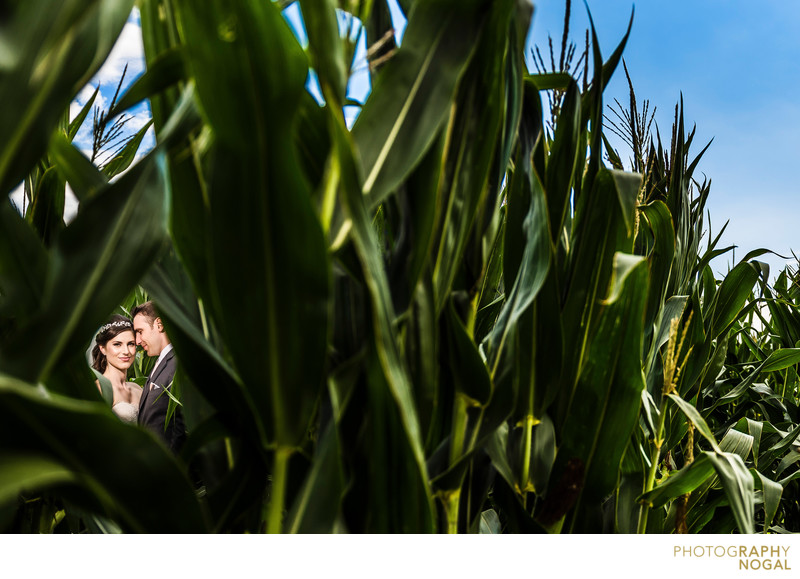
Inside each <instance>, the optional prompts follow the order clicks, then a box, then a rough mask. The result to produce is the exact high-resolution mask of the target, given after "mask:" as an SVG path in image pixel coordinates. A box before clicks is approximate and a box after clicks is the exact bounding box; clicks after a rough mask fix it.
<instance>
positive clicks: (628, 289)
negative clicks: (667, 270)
mask: <svg viewBox="0 0 800 579" xmlns="http://www.w3.org/2000/svg"><path fill="white" fill-rule="evenodd" d="M646 295H647V262H646V261H645V259H644V258H643V257H640V256H633V255H626V254H622V253H618V254H616V255H615V256H614V273H613V277H612V280H611V283H610V288H609V291H608V298H607V299H606V300H603V306H602V310H601V312H600V314H599V319H598V326H597V330H596V332H597V333H596V335H595V338H594V340H593V341H592V344H591V346H590V348H589V350H588V352H587V355H586V361H585V364H584V367H583V369H582V372H581V374H580V376H579V377H578V383H577V385H576V388H575V391H574V395H573V398H572V400H571V401H570V402H571V403H570V406H569V410H568V412H567V413H566V419H565V420H564V423H563V426H562V427H561V430H560V432H561V443H560V444H559V447H558V455H557V457H556V466H555V467H554V469H553V474H552V475H551V477H550V484H549V488H550V489H551V491H550V492H552V489H553V488H554V487H555V486H557V484H558V481H559V480H561V478H562V476H563V473H565V472H567V471H568V470H569V469H570V468H574V467H570V466H569V465H579V467H580V468H581V469H583V470H584V471H585V479H584V486H583V491H582V493H583V500H586V501H587V502H588V503H589V504H595V503H596V502H598V501H600V500H601V499H602V498H603V497H604V496H605V495H607V494H608V493H609V492H611V490H612V489H613V488H614V485H615V483H616V480H617V476H618V471H619V467H620V463H621V462H622V459H623V455H624V452H625V447H626V445H621V444H619V441H620V440H625V441H627V440H629V439H630V437H631V434H632V433H633V430H634V428H635V426H636V423H637V418H638V413H639V404H640V401H641V393H642V390H644V388H645V383H644V376H643V374H642V369H641V341H642V334H643V332H642V329H643V328H642V324H643V322H644V306H645V299H646ZM620 320H626V323H625V324H621V323H620ZM612 401H613V402H612ZM556 432H558V430H556ZM548 494H549V493H548Z"/></svg>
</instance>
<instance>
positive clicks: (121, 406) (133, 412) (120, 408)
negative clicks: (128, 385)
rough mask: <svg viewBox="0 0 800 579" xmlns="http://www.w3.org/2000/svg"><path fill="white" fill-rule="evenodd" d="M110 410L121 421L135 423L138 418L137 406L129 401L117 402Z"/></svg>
mask: <svg viewBox="0 0 800 579" xmlns="http://www.w3.org/2000/svg"><path fill="white" fill-rule="evenodd" d="M111 411H112V412H113V413H114V414H116V415H117V416H118V417H119V419H120V420H122V422H132V423H134V424H135V423H136V420H137V419H138V418H139V407H138V406H134V405H133V404H131V403H130V402H117V403H116V404H114V406H112V407H111Z"/></svg>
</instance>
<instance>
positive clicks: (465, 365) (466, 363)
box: [444, 300, 492, 405]
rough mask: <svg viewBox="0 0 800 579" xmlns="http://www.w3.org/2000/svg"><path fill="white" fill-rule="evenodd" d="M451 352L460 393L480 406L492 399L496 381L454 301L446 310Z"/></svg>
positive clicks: (448, 341) (452, 364) (452, 365)
mask: <svg viewBox="0 0 800 579" xmlns="http://www.w3.org/2000/svg"><path fill="white" fill-rule="evenodd" d="M444 317H445V326H446V329H447V337H448V340H447V343H448V354H449V360H450V368H451V372H452V373H453V377H454V381H455V387H456V392H457V393H459V394H463V395H465V396H467V397H468V398H470V399H471V400H473V401H475V402H476V403H478V404H480V405H485V404H487V403H488V402H489V398H490V397H491V395H492V381H491V378H490V377H489V371H488V369H487V368H486V364H485V363H484V361H483V358H481V355H480V352H478V348H477V346H476V345H475V342H473V341H472V339H471V337H470V335H469V334H468V333H467V330H466V328H465V327H464V325H463V324H462V322H461V320H460V319H459V318H458V315H457V314H456V311H455V308H454V307H453V302H452V300H451V301H450V304H449V305H448V307H447V308H446V310H445V312H444Z"/></svg>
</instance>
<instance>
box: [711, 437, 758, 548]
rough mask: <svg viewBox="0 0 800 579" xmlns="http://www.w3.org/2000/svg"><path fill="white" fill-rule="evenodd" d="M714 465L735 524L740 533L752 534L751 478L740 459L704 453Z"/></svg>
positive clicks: (752, 502) (753, 524)
mask: <svg viewBox="0 0 800 579" xmlns="http://www.w3.org/2000/svg"><path fill="white" fill-rule="evenodd" d="M704 454H707V455H708V458H709V460H710V461H711V463H712V464H713V465H714V469H715V470H716V473H717V476H718V477H719V478H720V481H721V482H722V488H723V489H724V491H725V495H726V496H727V497H728V503H729V504H730V508H731V510H732V511H733V516H734V518H735V519H736V524H737V526H738V527H739V531H740V532H741V533H750V534H752V533H754V532H755V523H754V521H753V518H754V513H753V504H754V502H755V490H754V486H753V477H752V476H751V475H750V472H749V471H748V470H747V467H746V466H745V465H744V462H743V461H742V459H741V457H740V456H739V455H737V454H730V453H712V452H709V453H704Z"/></svg>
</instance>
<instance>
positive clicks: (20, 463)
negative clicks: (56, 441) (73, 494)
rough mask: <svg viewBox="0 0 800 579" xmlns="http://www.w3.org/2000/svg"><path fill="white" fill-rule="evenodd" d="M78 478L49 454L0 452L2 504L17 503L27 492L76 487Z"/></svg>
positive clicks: (0, 496) (0, 492)
mask: <svg viewBox="0 0 800 579" xmlns="http://www.w3.org/2000/svg"><path fill="white" fill-rule="evenodd" d="M76 479H77V477H76V476H75V473H73V472H71V471H70V470H69V469H68V468H66V467H64V465H63V464H61V463H60V462H59V461H57V460H53V459H51V458H49V457H47V456H46V455H38V454H34V453H32V452H26V453H19V454H15V453H10V452H8V451H5V452H2V453H0V504H8V503H11V502H12V501H16V500H17V499H18V497H19V495H20V493H22V492H23V491H30V490H41V489H47V488H48V487H49V486H51V485H56V484H74V483H75V482H76Z"/></svg>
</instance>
